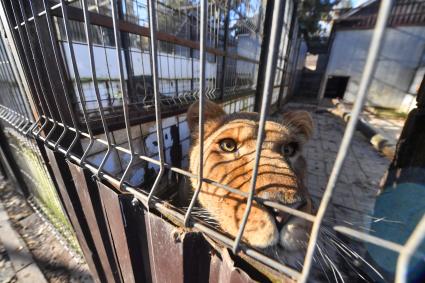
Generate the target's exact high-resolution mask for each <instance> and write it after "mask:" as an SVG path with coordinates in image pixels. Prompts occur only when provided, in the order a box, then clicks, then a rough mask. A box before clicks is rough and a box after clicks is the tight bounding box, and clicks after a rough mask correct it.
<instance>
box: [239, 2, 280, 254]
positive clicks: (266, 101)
mask: <svg viewBox="0 0 425 283" xmlns="http://www.w3.org/2000/svg"><path fill="white" fill-rule="evenodd" d="M284 8H285V1H284V0H275V2H274V3H273V14H272V19H271V30H270V44H269V46H268V51H267V62H266V73H265V81H264V88H263V99H262V103H261V112H260V121H259V125H258V136H257V143H256V151H255V161H254V168H253V172H252V179H251V185H250V189H249V195H248V199H247V203H246V209H245V213H244V216H243V218H242V222H241V225H240V227H239V231H238V235H237V236H236V239H235V242H234V245H233V252H234V253H236V252H237V251H238V247H239V243H240V241H241V239H242V235H243V231H244V229H245V226H246V222H247V221H248V216H249V213H250V211H251V207H252V201H253V200H254V193H255V185H256V182H257V174H258V164H259V163H260V158H261V147H262V144H263V139H264V133H265V125H266V116H267V112H268V110H269V108H270V101H271V97H272V93H273V83H274V77H275V73H276V63H277V57H278V51H279V43H280V38H281V36H282V28H283V13H284V10H285V9H284Z"/></svg>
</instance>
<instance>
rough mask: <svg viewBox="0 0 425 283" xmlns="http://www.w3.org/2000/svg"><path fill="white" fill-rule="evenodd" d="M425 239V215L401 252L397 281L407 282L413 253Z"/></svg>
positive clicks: (397, 282) (398, 261)
mask: <svg viewBox="0 0 425 283" xmlns="http://www.w3.org/2000/svg"><path fill="white" fill-rule="evenodd" d="M424 239H425V215H424V216H422V219H421V221H420V222H419V223H418V224H417V225H416V228H415V230H413V232H412V234H411V235H410V237H409V239H408V240H407V242H406V244H405V245H404V247H403V249H402V250H401V252H400V255H399V257H398V260H397V266H396V277H395V282H396V283H406V282H407V276H408V266H409V261H410V258H411V257H412V255H413V254H414V253H415V251H417V249H418V248H419V245H420V244H421V243H422V241H423V240H424Z"/></svg>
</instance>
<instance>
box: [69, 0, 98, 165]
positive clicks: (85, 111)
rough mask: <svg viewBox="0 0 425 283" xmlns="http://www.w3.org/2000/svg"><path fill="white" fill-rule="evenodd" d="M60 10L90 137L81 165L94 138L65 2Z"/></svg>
mask: <svg viewBox="0 0 425 283" xmlns="http://www.w3.org/2000/svg"><path fill="white" fill-rule="evenodd" d="M61 8H62V18H63V26H64V29H65V35H66V40H67V41H68V51H69V55H70V56H71V65H72V70H73V71H74V78H75V83H76V84H77V92H78V97H79V99H80V102H81V108H82V111H83V117H84V121H85V122H86V125H87V132H88V134H89V136H90V141H89V144H88V146H87V148H86V150H85V151H84V153H83V155H82V156H81V160H80V164H81V163H84V162H85V160H86V158H87V155H88V153H89V151H90V149H91V147H92V146H93V144H94V138H93V132H92V130H91V127H90V123H89V118H88V115H87V109H86V104H85V102H84V92H83V87H82V85H81V78H80V73H79V71H78V66H77V62H76V60H75V52H74V45H73V43H72V37H71V34H70V33H69V19H68V6H67V4H66V2H65V0H61ZM77 123H78V121H77Z"/></svg>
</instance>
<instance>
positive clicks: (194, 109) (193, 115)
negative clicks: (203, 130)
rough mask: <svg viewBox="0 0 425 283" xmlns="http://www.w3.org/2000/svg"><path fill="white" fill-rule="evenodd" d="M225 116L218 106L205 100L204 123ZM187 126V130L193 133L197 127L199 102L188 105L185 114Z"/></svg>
mask: <svg viewBox="0 0 425 283" xmlns="http://www.w3.org/2000/svg"><path fill="white" fill-rule="evenodd" d="M224 115H226V112H224V110H223V108H221V106H220V105H218V104H215V103H214V102H212V101H210V100H205V102H204V121H205V122H207V121H208V120H211V119H216V118H218V117H220V116H224ZM186 118H187V124H188V126H189V130H190V131H191V132H193V130H194V129H195V128H196V127H197V125H198V122H199V102H198V101H196V102H195V103H193V104H192V105H190V107H189V109H188V110H187V113H186Z"/></svg>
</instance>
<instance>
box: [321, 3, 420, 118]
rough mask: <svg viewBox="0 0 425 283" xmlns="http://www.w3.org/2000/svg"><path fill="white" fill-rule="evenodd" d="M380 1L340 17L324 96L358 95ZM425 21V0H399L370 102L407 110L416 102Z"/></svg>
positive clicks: (323, 84) (333, 36)
mask: <svg viewBox="0 0 425 283" xmlns="http://www.w3.org/2000/svg"><path fill="white" fill-rule="evenodd" d="M379 4H380V1H379V0H371V1H367V2H366V3H364V4H363V5H360V6H359V7H357V8H354V9H351V10H350V11H348V12H347V13H345V14H343V15H341V16H340V17H339V18H338V19H337V20H336V21H335V22H334V25H333V28H332V32H331V37H330V48H329V60H328V63H327V68H326V72H325V74H324V75H323V76H322V82H321V88H320V91H319V95H318V98H319V100H320V99H322V98H324V97H328V98H334V97H340V98H344V100H346V101H348V102H353V101H354V100H355V97H356V94H357V91H358V87H359V83H360V79H361V74H362V70H363V68H364V64H365V61H366V56H367V54H368V49H369V45H370V41H371V37H372V33H373V27H374V26H375V23H376V18H377V11H378V9H379ZM424 25H425V2H424V1H419V0H396V1H395V3H394V7H393V9H392V15H391V17H390V19H389V23H388V28H387V31H386V35H385V39H384V43H383V48H382V51H381V54H380V57H379V60H378V65H377V68H376V72H375V75H374V79H373V81H372V83H371V85H370V88H369V92H370V93H369V95H368V102H367V103H368V104H369V105H371V106H378V107H388V108H393V109H397V110H401V111H404V112H406V111H408V110H410V109H411V108H412V107H413V106H414V105H415V103H414V102H415V97H416V93H417V90H418V88H419V85H420V83H421V80H422V78H423V76H424V73H425V53H424V52H425V28H424ZM400 51H401V52H400Z"/></svg>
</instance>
